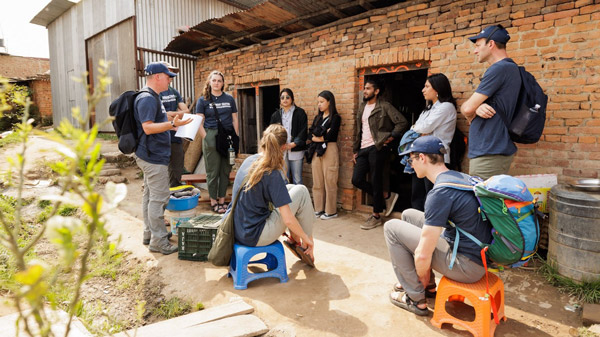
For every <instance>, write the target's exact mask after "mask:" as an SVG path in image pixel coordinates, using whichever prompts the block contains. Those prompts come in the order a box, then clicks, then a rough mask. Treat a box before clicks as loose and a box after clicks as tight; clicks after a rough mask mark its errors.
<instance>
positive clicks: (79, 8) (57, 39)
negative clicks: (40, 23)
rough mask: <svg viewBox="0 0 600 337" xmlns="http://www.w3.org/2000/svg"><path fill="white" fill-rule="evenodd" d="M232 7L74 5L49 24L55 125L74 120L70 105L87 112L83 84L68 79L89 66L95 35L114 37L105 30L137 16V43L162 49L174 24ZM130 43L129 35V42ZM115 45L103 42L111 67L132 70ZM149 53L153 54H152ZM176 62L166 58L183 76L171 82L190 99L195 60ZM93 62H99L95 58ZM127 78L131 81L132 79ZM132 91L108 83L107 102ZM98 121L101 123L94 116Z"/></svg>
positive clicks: (144, 0) (137, 0)
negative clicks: (88, 43) (88, 51)
mask: <svg viewBox="0 0 600 337" xmlns="http://www.w3.org/2000/svg"><path fill="white" fill-rule="evenodd" d="M136 10H137V13H136ZM235 11H238V9H237V8H236V7H233V6H230V5H227V4H224V3H222V2H219V1H217V0H83V1H81V2H80V3H78V4H76V5H74V6H73V7H71V8H70V9H68V10H67V11H65V13H63V14H62V15H61V16H60V17H58V18H57V19H56V20H54V21H53V22H52V23H50V24H49V25H48V27H47V28H48V38H49V45H50V72H51V75H50V76H51V81H52V98H53V99H52V110H53V120H54V124H55V125H58V124H59V123H60V121H61V120H62V119H63V118H67V119H69V120H71V121H72V122H74V121H73V118H72V117H71V108H73V107H76V106H78V107H80V108H81V111H82V113H86V112H87V103H86V102H85V88H84V86H83V85H81V84H80V83H75V82H74V81H73V80H72V77H80V76H81V74H83V73H84V72H85V71H86V70H87V61H88V60H87V59H86V41H87V40H90V39H92V38H97V37H98V35H99V34H104V35H105V36H107V37H106V38H108V37H109V36H113V35H114V34H110V32H109V31H107V29H108V28H110V29H115V27H113V26H115V25H116V24H118V23H122V22H123V21H124V20H126V19H128V18H131V17H133V16H136V33H137V38H136V39H137V45H138V46H139V47H144V48H148V49H153V50H157V51H162V50H163V49H164V48H165V47H166V46H167V44H168V43H169V41H171V38H172V37H173V36H175V35H176V34H177V31H176V28H177V27H179V26H194V25H196V24H198V23H200V22H202V21H204V20H208V19H210V18H214V17H221V16H224V15H226V14H229V13H232V12H235ZM106 38H105V39H106ZM134 43H135V41H133V38H132V41H131V44H132V45H133V44H134ZM118 45H119V44H118V43H117V42H116V41H108V40H105V41H104V46H105V49H104V52H105V54H106V55H107V58H111V59H112V61H113V63H114V64H115V66H113V67H115V68H116V69H118V68H123V67H132V68H135V67H136V64H135V62H134V61H132V57H131V55H129V53H127V54H128V55H122V53H121V52H120V51H119V49H118ZM150 54H152V55H155V54H156V53H150ZM150 54H149V55H147V56H146V57H145V59H146V60H154V59H153V57H155V56H151V55H150ZM138 55H139V54H138ZM87 56H90V55H87ZM161 59H165V60H167V61H169V60H170V59H169V57H162V56H161ZM180 60H181V61H176V60H175V59H171V61H172V62H171V61H169V62H171V63H172V64H174V65H178V66H180V67H181V75H180V76H178V77H179V79H177V81H176V82H174V87H176V88H177V89H180V91H183V92H182V94H184V93H185V95H186V96H189V97H193V93H194V89H193V83H194V81H193V76H194V64H193V63H192V64H188V63H190V62H194V61H193V60H189V58H186V57H184V58H180ZM94 62H97V61H96V60H95V59H94ZM90 66H91V67H97V66H98V65H97V63H96V64H93V65H90ZM90 69H92V68H90ZM113 76H114V75H113ZM188 77H189V79H188ZM137 80H138V79H137V78H135V79H132V81H131V83H134V85H135V83H136V81H137ZM121 82H123V81H116V82H115V81H113V83H114V85H118V84H119V83H121ZM126 82H127V83H130V81H126ZM188 83H191V84H188ZM190 85H191V88H190ZM113 89H115V90H113ZM130 89H135V88H121V87H119V88H112V87H110V88H108V90H109V92H110V93H111V96H110V97H107V98H106V101H107V102H110V101H112V100H113V99H115V98H116V94H115V93H114V92H116V91H123V90H130ZM181 89H183V90H181ZM188 92H189V93H188ZM96 122H101V121H99V120H97V121H96ZM107 129H111V130H112V126H110V125H109V126H107ZM103 130H104V128H103ZM106 131H109V130H106Z"/></svg>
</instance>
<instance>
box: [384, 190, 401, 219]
mask: <svg viewBox="0 0 600 337" xmlns="http://www.w3.org/2000/svg"><path fill="white" fill-rule="evenodd" d="M397 200H398V193H395V192H390V195H389V196H388V197H387V199H385V216H388V215H390V214H391V213H392V211H393V210H394V205H395V204H396V201H397Z"/></svg>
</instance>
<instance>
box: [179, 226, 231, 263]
mask: <svg viewBox="0 0 600 337" xmlns="http://www.w3.org/2000/svg"><path fill="white" fill-rule="evenodd" d="M220 220H221V216H219V215H206V214H201V215H198V216H197V217H194V218H192V219H190V220H189V221H188V222H187V223H185V224H183V225H180V226H179V228H178V239H177V241H178V242H177V243H178V247H179V254H178V258H179V259H180V260H191V261H206V260H207V258H208V252H210V249H211V248H212V245H213V242H215V237H216V236H217V226H216V223H217V222H218V221H220Z"/></svg>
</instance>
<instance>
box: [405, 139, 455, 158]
mask: <svg viewBox="0 0 600 337" xmlns="http://www.w3.org/2000/svg"><path fill="white" fill-rule="evenodd" d="M442 151H443V152H442ZM413 152H419V153H431V154H442V155H443V154H444V153H446V148H445V147H444V143H442V141H441V140H440V139H439V138H438V137H435V136H423V137H419V138H417V139H415V141H414V142H412V144H410V147H409V148H408V149H407V150H406V151H404V152H402V153H400V155H401V156H404V155H407V154H409V153H413Z"/></svg>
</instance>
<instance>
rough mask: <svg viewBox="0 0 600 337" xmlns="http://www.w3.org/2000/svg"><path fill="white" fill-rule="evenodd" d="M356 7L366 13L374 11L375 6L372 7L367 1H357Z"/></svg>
mask: <svg viewBox="0 0 600 337" xmlns="http://www.w3.org/2000/svg"><path fill="white" fill-rule="evenodd" d="M358 5H359V6H360V7H362V8H364V9H366V10H368V11H370V10H372V9H375V6H373V5H372V4H371V3H370V2H369V1H367V0H359V1H358Z"/></svg>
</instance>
